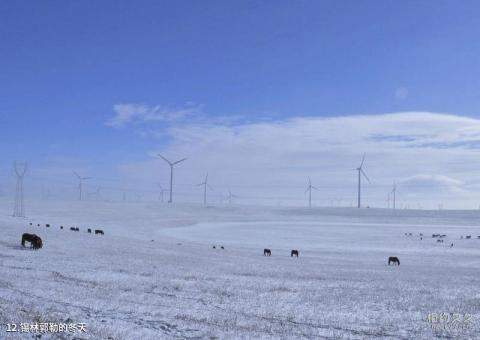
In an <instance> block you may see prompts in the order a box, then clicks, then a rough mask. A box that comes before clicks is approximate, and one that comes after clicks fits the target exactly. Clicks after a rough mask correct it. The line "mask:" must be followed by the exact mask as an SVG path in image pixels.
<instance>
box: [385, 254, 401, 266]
mask: <svg viewBox="0 0 480 340" xmlns="http://www.w3.org/2000/svg"><path fill="white" fill-rule="evenodd" d="M390 263H393V264H396V265H397V266H399V265H400V260H399V259H398V257H396V256H390V257H389V258H388V265H390Z"/></svg>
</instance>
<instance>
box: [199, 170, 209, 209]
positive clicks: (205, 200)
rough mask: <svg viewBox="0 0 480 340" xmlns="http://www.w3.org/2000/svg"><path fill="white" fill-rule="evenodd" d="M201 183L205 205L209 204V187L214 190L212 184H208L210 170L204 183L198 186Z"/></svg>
mask: <svg viewBox="0 0 480 340" xmlns="http://www.w3.org/2000/svg"><path fill="white" fill-rule="evenodd" d="M201 185H203V205H207V187H208V188H209V189H210V190H213V188H212V187H211V186H210V184H208V172H207V175H206V176H205V180H204V181H203V182H202V183H200V184H197V186H201Z"/></svg>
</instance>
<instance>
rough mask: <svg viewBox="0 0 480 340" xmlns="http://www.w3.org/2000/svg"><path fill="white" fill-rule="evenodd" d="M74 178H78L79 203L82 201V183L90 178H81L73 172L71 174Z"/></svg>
mask: <svg viewBox="0 0 480 340" xmlns="http://www.w3.org/2000/svg"><path fill="white" fill-rule="evenodd" d="M73 173H74V174H75V176H77V178H78V199H79V200H80V201H81V200H82V187H83V181H84V180H86V179H90V178H92V177H82V176H80V175H79V174H77V173H76V172H75V171H74V172H73Z"/></svg>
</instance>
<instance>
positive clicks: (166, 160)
mask: <svg viewBox="0 0 480 340" xmlns="http://www.w3.org/2000/svg"><path fill="white" fill-rule="evenodd" d="M158 156H159V157H160V158H162V159H163V160H164V161H165V162H167V163H168V164H170V165H173V164H172V162H170V161H169V160H168V159H166V158H165V157H163V156H162V155H160V154H158Z"/></svg>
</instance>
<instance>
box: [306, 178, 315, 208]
mask: <svg viewBox="0 0 480 340" xmlns="http://www.w3.org/2000/svg"><path fill="white" fill-rule="evenodd" d="M312 189H315V190H318V189H317V188H315V187H314V186H313V185H312V180H311V179H310V177H308V186H307V190H305V193H306V192H307V191H308V207H309V208H311V207H312Z"/></svg>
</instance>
